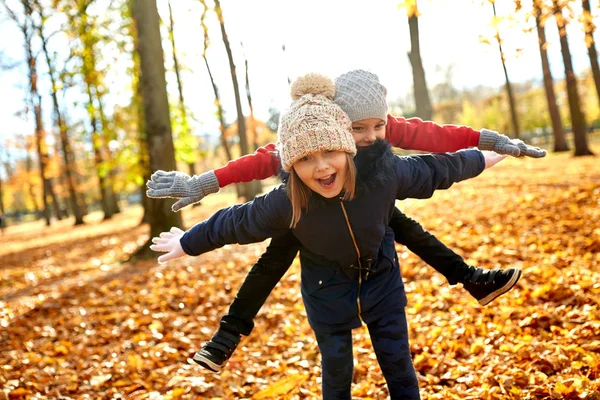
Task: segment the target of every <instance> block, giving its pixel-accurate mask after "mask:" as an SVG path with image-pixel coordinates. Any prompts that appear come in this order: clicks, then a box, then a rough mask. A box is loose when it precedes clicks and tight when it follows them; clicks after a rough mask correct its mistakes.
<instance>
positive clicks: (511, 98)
mask: <svg viewBox="0 0 600 400" xmlns="http://www.w3.org/2000/svg"><path fill="white" fill-rule="evenodd" d="M489 1H490V3H491V4H492V9H493V10H494V20H495V21H494V28H495V30H496V32H495V39H496V41H497V42H498V50H499V51H500V59H501V60H502V69H503V70H504V79H505V80H506V94H507V95H508V105H509V108H510V116H511V121H512V126H513V130H514V132H513V133H514V136H515V137H517V138H518V137H519V136H520V129H519V119H518V117H517V106H516V104H515V97H514V95H513V91H512V85H511V83H510V79H509V78H508V70H507V69H506V57H505V54H504V51H503V49H502V37H501V36H500V29H499V28H498V21H497V18H498V16H497V14H496V1H495V0H489Z"/></svg>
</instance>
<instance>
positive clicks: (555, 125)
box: [533, 0, 569, 152]
mask: <svg viewBox="0 0 600 400" xmlns="http://www.w3.org/2000/svg"><path fill="white" fill-rule="evenodd" d="M543 7H544V6H543V4H542V1H541V0H534V1H533V16H534V18H535V28H536V31H537V36H538V46H539V49H540V59H541V60H542V74H543V76H544V89H545V91H546V101H547V102H548V112H549V113H550V120H551V121H552V132H553V135H554V151H555V152H559V151H569V145H568V144H567V140H566V138H565V131H564V129H563V125H562V121H561V119H560V112H559V111H558V105H557V104H556V94H555V93H554V78H553V77H552V72H551V71H550V61H549V60H548V51H547V49H546V47H547V41H546V27H545V25H546V20H547V18H548V15H547V13H546V12H545V10H544V8H543Z"/></svg>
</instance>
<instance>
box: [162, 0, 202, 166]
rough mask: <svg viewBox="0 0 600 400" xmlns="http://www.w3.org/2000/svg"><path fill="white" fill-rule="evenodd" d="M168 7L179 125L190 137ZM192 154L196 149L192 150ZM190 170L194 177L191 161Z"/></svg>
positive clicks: (169, 2)
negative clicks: (177, 93)
mask: <svg viewBox="0 0 600 400" xmlns="http://www.w3.org/2000/svg"><path fill="white" fill-rule="evenodd" d="M168 5H169V21H170V24H169V39H170V41H171V47H172V49H173V53H172V54H173V66H174V68H175V76H176V77H177V90H178V92H179V112H180V113H181V125H182V133H183V135H184V136H190V135H191V132H190V125H189V123H188V119H187V111H186V109H185V101H184V99H183V83H182V81H181V67H180V66H179V60H178V59H177V48H176V46H175V21H174V20H173V9H172V8H171V0H169V1H168ZM192 151H193V152H195V151H196V149H195V148H194V149H192ZM187 164H188V167H189V169H190V175H196V165H195V164H194V162H193V161H191V162H188V163H187Z"/></svg>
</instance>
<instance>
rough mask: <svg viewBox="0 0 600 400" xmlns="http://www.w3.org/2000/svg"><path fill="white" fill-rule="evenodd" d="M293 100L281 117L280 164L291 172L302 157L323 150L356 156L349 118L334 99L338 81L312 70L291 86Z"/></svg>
mask: <svg viewBox="0 0 600 400" xmlns="http://www.w3.org/2000/svg"><path fill="white" fill-rule="evenodd" d="M291 94H292V99H293V100H294V102H293V103H292V105H291V106H290V108H289V109H288V110H287V111H286V112H285V113H284V114H283V115H282V116H281V120H280V125H279V130H278V132H277V149H278V150H279V156H280V158H281V166H282V168H283V170H284V171H287V172H289V171H290V169H291V167H292V164H294V163H295V162H296V161H298V160H299V159H301V158H302V157H304V156H306V155H308V154H311V153H314V152H316V151H322V150H339V151H345V152H348V153H350V154H352V155H353V156H354V155H356V143H355V142H354V138H353V137H352V132H351V125H352V123H351V122H350V119H349V118H348V115H347V114H346V113H345V112H344V111H342V109H341V108H340V107H339V106H338V105H337V104H335V103H334V102H333V97H334V95H335V84H334V83H333V81H332V80H331V79H329V78H327V77H326V76H323V75H320V74H317V73H310V74H307V75H304V76H302V77H300V78H298V79H297V80H296V81H295V82H294V83H293V84H292V88H291Z"/></svg>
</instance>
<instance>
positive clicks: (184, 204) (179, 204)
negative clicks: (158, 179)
mask: <svg viewBox="0 0 600 400" xmlns="http://www.w3.org/2000/svg"><path fill="white" fill-rule="evenodd" d="M202 198H203V197H200V196H195V197H189V196H188V197H184V198H182V199H179V200H178V201H177V202H176V203H175V204H173V206H172V207H171V210H173V211H175V212H177V211H179V210H181V209H182V208H185V207H187V206H189V205H190V204H194V203H197V202H199V201H200V200H202Z"/></svg>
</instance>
